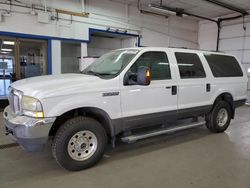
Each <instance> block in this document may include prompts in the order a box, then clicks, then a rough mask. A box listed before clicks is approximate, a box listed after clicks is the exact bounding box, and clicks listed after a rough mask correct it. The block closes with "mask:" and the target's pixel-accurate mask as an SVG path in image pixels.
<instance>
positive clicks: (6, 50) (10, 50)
mask: <svg viewBox="0 0 250 188" xmlns="http://www.w3.org/2000/svg"><path fill="white" fill-rule="evenodd" d="M1 51H5V52H12V51H13V50H12V49H9V48H2V49H1Z"/></svg>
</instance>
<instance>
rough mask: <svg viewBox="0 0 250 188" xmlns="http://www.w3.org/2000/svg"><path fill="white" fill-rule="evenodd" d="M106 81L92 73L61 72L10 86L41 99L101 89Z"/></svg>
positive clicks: (24, 80) (20, 81)
mask: <svg viewBox="0 0 250 188" xmlns="http://www.w3.org/2000/svg"><path fill="white" fill-rule="evenodd" d="M107 82H109V81H108V80H105V79H101V78H99V77H97V76H93V75H86V74H61V75H46V76H37V77H33V78H26V79H23V80H19V81H16V82H14V83H12V84H11V87H13V88H14V89H17V90H20V91H22V92H23V93H24V95H28V96H32V97H36V98H38V99H42V98H48V97H53V96H62V95H67V94H73V93H81V92H84V91H88V90H94V89H97V88H98V89H101V88H102V87H104V85H106V84H105V83H107Z"/></svg>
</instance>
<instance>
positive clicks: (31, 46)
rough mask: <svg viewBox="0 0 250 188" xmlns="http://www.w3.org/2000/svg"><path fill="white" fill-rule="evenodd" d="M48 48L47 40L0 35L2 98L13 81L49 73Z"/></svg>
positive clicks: (5, 97)
mask: <svg viewBox="0 0 250 188" xmlns="http://www.w3.org/2000/svg"><path fill="white" fill-rule="evenodd" d="M47 50H48V42H47V40H37V39H26V38H15V37H7V36H0V100H3V99H5V100H6V99H7V96H8V87H9V85H10V84H11V83H12V82H15V81H16V80H20V79H23V78H29V77H33V76H40V75H46V74H47V72H48V71H47V69H48V67H47V60H48V58H47V56H48V54H47ZM0 107H2V105H1V104H0Z"/></svg>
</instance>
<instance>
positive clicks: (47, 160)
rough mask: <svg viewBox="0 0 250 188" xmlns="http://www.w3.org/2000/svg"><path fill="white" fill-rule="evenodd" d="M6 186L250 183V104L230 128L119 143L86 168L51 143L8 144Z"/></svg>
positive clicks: (0, 183) (2, 183)
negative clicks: (65, 164) (36, 146)
mask: <svg viewBox="0 0 250 188" xmlns="http://www.w3.org/2000/svg"><path fill="white" fill-rule="evenodd" d="M0 115H1V114H0ZM0 122H1V124H2V120H1V121H0ZM1 126H2V125H1ZM2 131H3V129H1V132H2ZM0 138H1V139H0V144H6V143H10V142H11V141H10V140H9V139H8V137H5V136H3V135H2V134H1V136H0ZM0 187H1V188H4V187H6V188H7V187H8V188H9V187H15V188H17V187H36V188H39V187H43V188H45V187H60V188H64V187H67V188H69V187H70V188H74V187H77V188H79V187H88V188H92V187H95V188H96V187H102V188H103V187H124V188H128V187H143V188H146V187H150V188H152V187H164V188H166V187H171V188H175V187H176V188H181V187H185V188H188V187H192V188H194V187H202V188H205V187H207V188H213V187H220V188H224V187H225V188H231V187H232V188H236V187H240V188H249V187H250V107H249V106H244V107H241V108H239V109H238V110H237V115H236V118H235V120H233V121H232V124H231V126H230V127H229V129H228V130H227V131H226V132H225V133H222V134H212V133H210V132H209V131H208V130H207V129H206V128H205V127H200V128H194V129H190V130H188V131H183V132H179V133H175V134H170V135H164V136H160V137H155V138H151V139H147V140H144V141H140V142H137V143H134V144H119V146H118V147H117V148H116V149H114V150H111V149H108V151H107V152H106V155H105V156H104V158H103V159H102V160H101V162H100V163H99V164H98V165H97V166H95V167H93V168H90V169H88V170H85V171H80V172H68V171H66V170H64V169H62V168H60V167H59V166H58V165H57V164H56V162H55V161H54V160H53V158H52V155H51V152H50V147H49V146H48V147H47V148H46V149H45V151H44V152H40V153H27V152H25V151H23V150H22V149H21V148H20V147H19V146H17V147H12V148H7V149H2V150H0Z"/></svg>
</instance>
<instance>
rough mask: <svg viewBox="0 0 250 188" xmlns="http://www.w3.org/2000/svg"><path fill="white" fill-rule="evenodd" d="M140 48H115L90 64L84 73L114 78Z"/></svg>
mask: <svg viewBox="0 0 250 188" xmlns="http://www.w3.org/2000/svg"><path fill="white" fill-rule="evenodd" d="M137 53H138V50H135V49H127V50H115V51H111V52H109V53H107V54H104V55H103V56H101V57H100V58H98V59H97V60H96V61H95V62H94V63H92V64H91V65H90V66H88V67H87V68H86V69H85V70H84V71H83V73H84V74H92V75H96V76H99V77H108V78H113V77H115V76H116V75H118V74H119V73H120V72H121V71H122V70H123V68H124V67H126V65H127V64H128V63H129V62H130V61H131V60H132V59H133V58H134V57H135V55H136V54H137Z"/></svg>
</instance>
